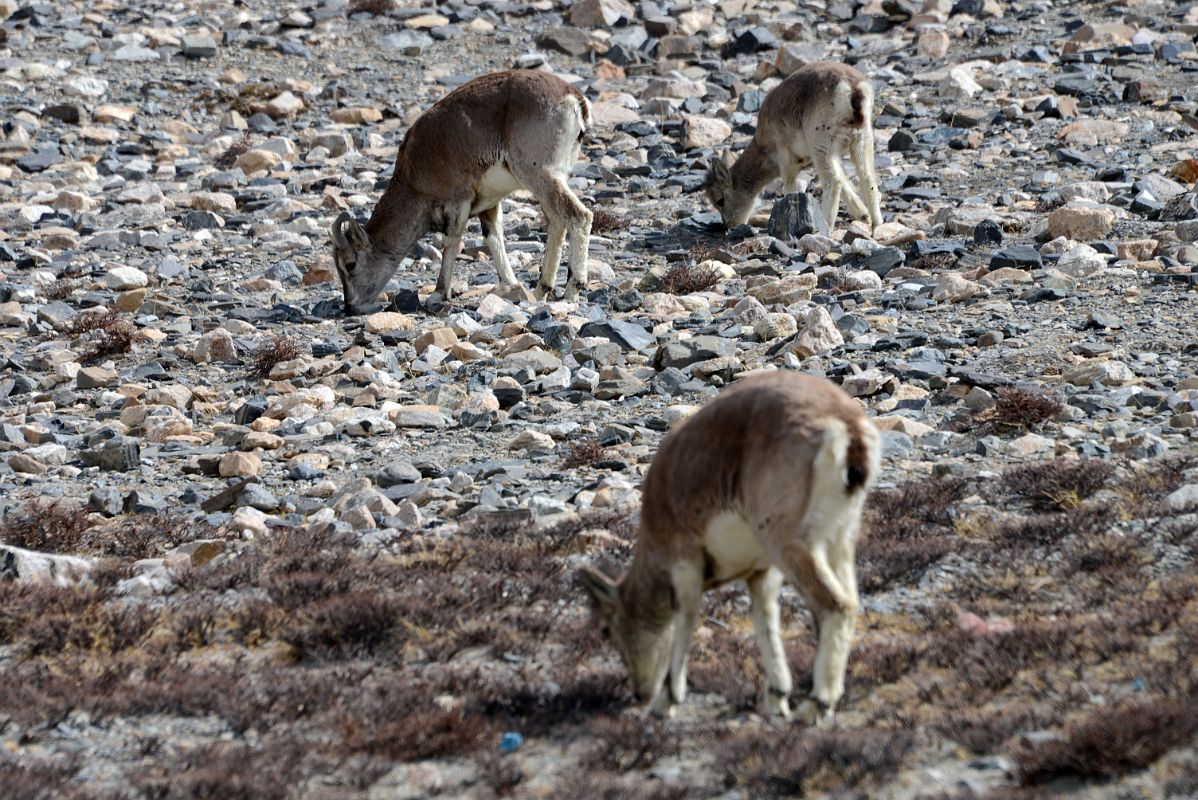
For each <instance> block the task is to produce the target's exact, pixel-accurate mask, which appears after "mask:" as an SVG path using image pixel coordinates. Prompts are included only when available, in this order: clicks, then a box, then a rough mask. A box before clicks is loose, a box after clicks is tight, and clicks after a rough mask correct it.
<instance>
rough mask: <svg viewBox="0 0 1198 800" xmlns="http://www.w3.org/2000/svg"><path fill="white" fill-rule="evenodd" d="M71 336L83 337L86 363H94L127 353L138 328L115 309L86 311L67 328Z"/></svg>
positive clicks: (83, 355) (83, 358)
mask: <svg viewBox="0 0 1198 800" xmlns="http://www.w3.org/2000/svg"><path fill="white" fill-rule="evenodd" d="M67 333H68V334H69V335H71V336H79V337H82V340H83V342H84V343H85V344H86V348H85V349H84V351H83V354H82V356H81V358H82V360H84V361H94V360H95V359H98V358H103V357H104V356H108V355H115V354H118V353H127V352H129V349H130V348H131V347H132V346H133V339H134V337H135V336H136V335H137V328H135V327H133V323H132V322H130V321H129V320H127V319H124V318H123V317H121V315H120V314H118V313H117V312H116V310H115V309H107V310H99V309H97V310H92V311H84V312H83V313H81V314H80V315H79V316H77V317H75V319H73V320H72V321H71V324H70V326H69V327H68V328H67Z"/></svg>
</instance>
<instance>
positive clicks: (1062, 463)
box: [1002, 458, 1115, 511]
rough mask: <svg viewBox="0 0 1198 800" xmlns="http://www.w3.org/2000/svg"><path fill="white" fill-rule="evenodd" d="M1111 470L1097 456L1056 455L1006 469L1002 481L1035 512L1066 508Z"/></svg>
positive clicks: (1099, 484)
mask: <svg viewBox="0 0 1198 800" xmlns="http://www.w3.org/2000/svg"><path fill="white" fill-rule="evenodd" d="M1114 472H1115V468H1114V467H1113V466H1112V465H1111V464H1109V463H1107V462H1106V461H1100V460H1098V459H1081V460H1077V459H1063V458H1057V459H1052V460H1051V461H1042V462H1040V463H1037V464H1029V465H1027V466H1021V467H1016V468H1014V469H1010V470H1007V471H1006V472H1005V473H1003V476H1002V484H1003V486H1004V487H1006V488H1007V489H1008V490H1010V491H1013V492H1015V493H1016V494H1018V495H1020V496H1022V497H1025V498H1027V499H1028V501H1029V502H1030V503H1031V506H1032V508H1034V509H1035V510H1037V511H1068V510H1071V509H1074V508H1077V507H1078V506H1079V505H1081V503H1082V501H1083V500H1085V499H1087V498H1088V497H1090V495H1092V494H1094V493H1095V492H1097V491H1098V490H1099V489H1101V488H1102V487H1103V486H1105V485H1106V483H1107V481H1108V480H1110V477H1111V475H1113V474H1114Z"/></svg>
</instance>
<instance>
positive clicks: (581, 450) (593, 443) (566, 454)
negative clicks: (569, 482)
mask: <svg viewBox="0 0 1198 800" xmlns="http://www.w3.org/2000/svg"><path fill="white" fill-rule="evenodd" d="M606 453H607V448H606V447H604V446H603V445H601V444H599V440H598V439H579V440H577V441H573V442H568V443H567V444H566V446H565V447H564V448H562V457H561V460H560V462H559V463H560V464H561V466H562V468H563V469H574V468H575V467H589V466H590V465H592V464H594V463H595V462H596V461H600V460H602V459H603V457H604V455H606Z"/></svg>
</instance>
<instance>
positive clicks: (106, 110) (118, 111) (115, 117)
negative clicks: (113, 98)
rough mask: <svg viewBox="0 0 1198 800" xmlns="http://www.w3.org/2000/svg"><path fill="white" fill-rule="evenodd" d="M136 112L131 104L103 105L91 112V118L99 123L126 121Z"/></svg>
mask: <svg viewBox="0 0 1198 800" xmlns="http://www.w3.org/2000/svg"><path fill="white" fill-rule="evenodd" d="M136 114H137V109H136V108H135V107H133V106H114V105H103V106H100V107H99V108H97V109H96V110H95V111H93V112H92V120H93V121H95V122H98V123H100V124H101V125H104V124H107V123H109V122H128V121H129V120H131V119H133V117H134V115H136Z"/></svg>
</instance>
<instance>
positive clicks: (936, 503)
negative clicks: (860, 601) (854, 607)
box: [857, 479, 969, 592]
mask: <svg viewBox="0 0 1198 800" xmlns="http://www.w3.org/2000/svg"><path fill="white" fill-rule="evenodd" d="M968 489H969V484H968V483H966V482H965V481H964V480H958V479H939V480H930V481H918V482H912V483H907V484H903V485H902V486H899V487H897V488H894V489H890V490H881V491H875V492H872V493H871V494H870V496H869V499H868V500H867V501H866V507H865V518H864V526H863V527H864V531H863V533H862V536H861V541H860V542H859V543H858V545H857V563H858V565H859V569H860V582H861V588H862V590H863V591H865V592H876V591H881V590H883V589H885V588H886V587H888V586H889V585H891V584H892V583H894V582H895V581H897V580H899V579H900V578H906V577H908V576H910V577H918V576H919V575H921V574H922V572H923V570H924V569H925V568H926V567H928V566H929V565H931V564H934V563H936V562H937V561H938V560H940V558H941V557H942V556H944V555H945V554H946V553H948V552H949V550H951V549H952V541H951V539H950V534H951V533H952V524H953V514H952V508H951V507H952V504H953V503H955V502H956V501H957V500H959V499H960V498H961V497H963V496H964V495H965V494H966V492H967V491H968Z"/></svg>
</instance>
